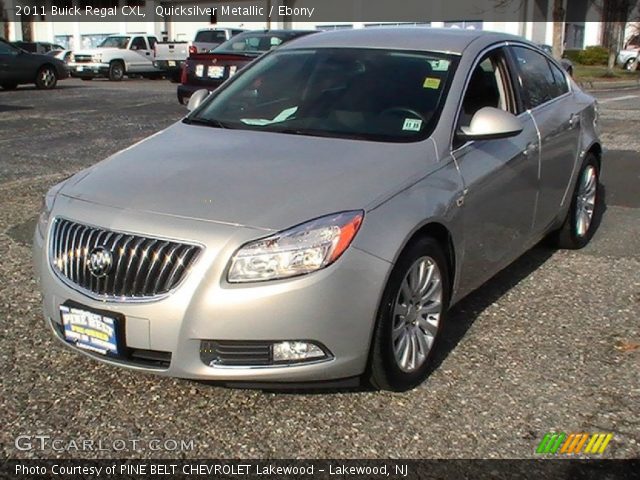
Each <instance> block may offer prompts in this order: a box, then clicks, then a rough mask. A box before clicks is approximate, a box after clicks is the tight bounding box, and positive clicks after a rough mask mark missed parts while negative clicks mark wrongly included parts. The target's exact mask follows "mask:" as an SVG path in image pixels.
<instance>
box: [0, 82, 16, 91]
mask: <svg viewBox="0 0 640 480" xmlns="http://www.w3.org/2000/svg"><path fill="white" fill-rule="evenodd" d="M0 87H2V89H3V90H15V89H16V88H18V84H17V83H3V84H1V85H0Z"/></svg>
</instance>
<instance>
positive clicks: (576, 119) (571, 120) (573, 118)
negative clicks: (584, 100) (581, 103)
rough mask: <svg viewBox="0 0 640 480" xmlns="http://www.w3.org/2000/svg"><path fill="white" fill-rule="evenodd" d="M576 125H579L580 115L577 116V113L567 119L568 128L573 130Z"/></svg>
mask: <svg viewBox="0 0 640 480" xmlns="http://www.w3.org/2000/svg"><path fill="white" fill-rule="evenodd" d="M578 125H580V115H578V114H577V113H574V114H573V115H571V117H570V118H569V128H575V127H577V126H578Z"/></svg>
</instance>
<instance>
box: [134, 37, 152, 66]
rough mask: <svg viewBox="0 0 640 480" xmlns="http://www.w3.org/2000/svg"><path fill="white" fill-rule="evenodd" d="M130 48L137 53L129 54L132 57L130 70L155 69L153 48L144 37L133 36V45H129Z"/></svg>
mask: <svg viewBox="0 0 640 480" xmlns="http://www.w3.org/2000/svg"><path fill="white" fill-rule="evenodd" d="M129 50H130V51H132V52H133V53H134V54H135V55H129V56H130V57H131V62H130V65H129V71H130V72H134V73H136V72H148V71H151V70H153V63H152V62H153V59H152V56H151V50H150V49H149V46H148V45H147V41H146V40H145V38H144V37H133V39H132V40H131V45H129Z"/></svg>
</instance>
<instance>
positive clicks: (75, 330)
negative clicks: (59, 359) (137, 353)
mask: <svg viewBox="0 0 640 480" xmlns="http://www.w3.org/2000/svg"><path fill="white" fill-rule="evenodd" d="M60 315H61V316H62V323H63V325H64V338H65V339H66V340H67V341H68V342H71V343H73V344H75V345H76V346H77V347H79V348H84V349H86V350H92V351H94V352H98V353H101V354H103V355H106V354H108V353H112V354H116V355H117V354H118V342H117V335H116V319H115V318H112V317H108V316H105V315H100V314H99V313H94V312H89V311H87V310H83V309H80V308H75V307H68V306H65V305H61V306H60Z"/></svg>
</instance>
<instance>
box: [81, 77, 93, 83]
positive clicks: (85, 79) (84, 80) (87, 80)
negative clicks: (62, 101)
mask: <svg viewBox="0 0 640 480" xmlns="http://www.w3.org/2000/svg"><path fill="white" fill-rule="evenodd" d="M80 78H82V81H83V82H90V81H91V80H93V77H80Z"/></svg>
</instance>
